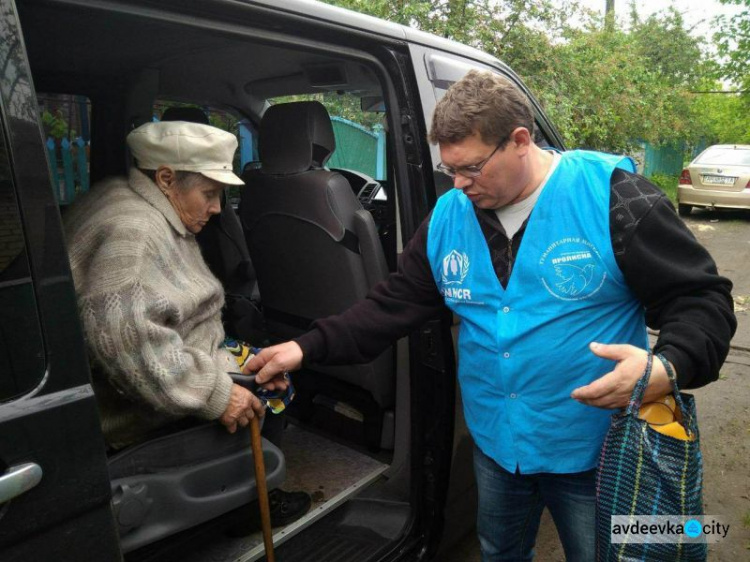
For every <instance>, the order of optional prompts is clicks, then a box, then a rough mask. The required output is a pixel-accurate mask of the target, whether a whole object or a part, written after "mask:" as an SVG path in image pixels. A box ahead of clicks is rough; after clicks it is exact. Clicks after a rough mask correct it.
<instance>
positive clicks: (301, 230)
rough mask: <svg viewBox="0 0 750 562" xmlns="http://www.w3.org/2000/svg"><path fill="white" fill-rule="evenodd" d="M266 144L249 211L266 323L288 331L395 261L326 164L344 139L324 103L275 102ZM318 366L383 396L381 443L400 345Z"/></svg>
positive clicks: (374, 396)
mask: <svg viewBox="0 0 750 562" xmlns="http://www.w3.org/2000/svg"><path fill="white" fill-rule="evenodd" d="M258 149H259V155H260V160H261V168H260V169H254V170H248V171H246V172H245V173H243V180H244V181H245V184H246V185H245V187H244V188H243V189H242V195H241V198H240V212H239V214H240V220H241V222H242V226H243V229H244V231H245V236H246V239H247V245H248V249H249V250H250V256H251V258H252V262H253V265H254V267H255V272H256V275H257V280H258V286H259V289H260V295H261V299H262V305H263V314H264V318H265V321H266V327H267V329H268V332H269V334H270V335H271V336H272V339H274V340H277V341H281V340H287V339H290V338H293V337H296V336H298V335H300V334H302V333H303V332H305V331H306V330H308V329H309V327H310V324H311V323H312V322H313V321H314V320H316V319H318V318H324V317H326V316H329V315H333V314H339V313H341V312H343V311H344V310H346V309H347V308H349V307H350V306H351V305H353V304H354V303H355V302H357V301H359V300H361V299H363V298H364V297H365V295H366V294H367V293H368V291H369V290H370V289H371V288H372V287H373V286H375V285H376V284H377V283H379V282H380V281H382V280H384V279H385V278H386V276H387V275H388V267H387V265H386V261H385V256H384V253H383V249H382V246H381V244H380V240H379V238H378V232H377V227H376V225H375V222H374V221H373V219H372V216H371V215H370V213H369V212H368V211H366V210H364V209H363V208H362V206H361V205H360V203H359V201H358V200H357V197H356V196H355V195H354V193H353V191H352V188H351V186H350V185H349V183H348V182H347V181H346V179H345V178H344V177H343V176H342V175H341V174H339V173H337V172H333V171H330V170H327V169H326V168H325V164H326V162H327V161H328V159H329V157H330V156H331V154H332V153H333V151H334V149H335V140H334V136H333V128H332V126H331V121H330V118H329V115H328V112H327V111H326V109H325V107H323V105H322V104H320V103H318V102H295V103H285V104H277V105H273V106H271V107H270V108H268V110H267V111H266V112H265V114H264V115H263V118H262V120H261V124H260V130H259V139H258ZM311 369H313V370H315V371H317V372H320V373H324V374H326V375H328V376H330V377H333V378H334V379H337V380H339V381H343V382H344V383H345V384H347V385H350V386H351V387H353V388H355V389H361V390H364V391H365V392H366V394H367V395H368V397H369V400H370V401H371V403H372V404H374V406H375V407H374V408H369V409H368V408H367V407H365V410H368V411H367V412H365V416H366V417H367V418H368V419H367V420H365V424H366V425H367V426H368V427H369V428H371V431H369V433H368V435H369V437H368V441H370V444H371V445H373V446H374V445H377V443H379V438H380V435H379V432H380V421H381V420H380V417H381V416H382V414H383V412H384V411H385V410H387V409H390V408H392V406H393V402H394V367H393V352H392V350H390V349H389V350H387V351H386V352H384V353H383V354H382V355H380V356H379V357H377V358H376V359H375V360H373V361H371V362H369V363H366V364H362V365H350V366H345V367H343V366H337V367H331V366H314V365H313V366H311ZM302 378H303V377H300V379H302ZM305 378H307V377H305ZM300 379H298V380H300ZM372 428H375V429H374V430H372Z"/></svg>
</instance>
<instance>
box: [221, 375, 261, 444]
mask: <svg viewBox="0 0 750 562" xmlns="http://www.w3.org/2000/svg"><path fill="white" fill-rule="evenodd" d="M265 410H266V408H265V405H264V404H263V402H261V401H260V400H259V399H258V397H257V396H255V395H254V394H253V393H252V392H250V391H249V390H247V389H246V388H243V387H241V386H240V385H238V384H233V385H232V393H231V394H230V395H229V404H228V405H227V407H226V409H225V410H224V413H223V414H221V417H220V418H219V422H221V424H222V425H224V426H225V427H226V428H227V431H229V433H234V432H235V431H237V427H238V426H239V427H247V426H248V425H249V424H250V420H251V419H253V417H254V416H258V417H259V418H262V417H263V414H264V413H265Z"/></svg>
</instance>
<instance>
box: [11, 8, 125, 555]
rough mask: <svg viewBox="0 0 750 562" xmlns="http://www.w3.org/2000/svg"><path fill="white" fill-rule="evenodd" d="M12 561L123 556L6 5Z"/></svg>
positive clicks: (32, 109) (54, 213) (23, 65)
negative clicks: (120, 550)
mask: <svg viewBox="0 0 750 562" xmlns="http://www.w3.org/2000/svg"><path fill="white" fill-rule="evenodd" d="M0 68H2V73H0V217H1V219H0V310H1V311H2V313H1V314H0V559H2V560H3V561H5V562H11V561H18V562H21V561H23V562H28V561H31V560H102V561H110V560H121V555H120V553H119V547H118V540H117V534H116V531H115V527H114V524H113V519H112V512H111V509H110V489H109V478H108V473H107V467H106V458H105V452H104V440H103V438H102V435H101V431H100V429H99V419H98V415H97V410H96V405H95V402H94V395H93V392H92V390H91V386H90V384H89V371H88V362H87V358H86V353H85V348H84V342H83V336H82V333H81V330H80V327H79V324H78V313H77V307H76V300H75V294H74V292H73V283H72V279H71V276H70V271H69V267H68V262H67V258H66V253H65V248H64V245H63V236H62V227H61V223H60V214H59V211H58V207H57V203H56V201H55V198H54V197H53V192H52V189H51V188H50V180H49V172H48V169H49V168H48V165H47V161H46V158H45V152H44V145H43V143H42V137H41V130H40V127H39V122H38V120H37V101H36V97H35V93H34V87H33V84H32V81H31V75H30V73H29V68H28V62H27V57H26V52H25V48H24V43H23V40H22V37H21V33H20V28H19V23H18V15H17V13H16V10H15V6H14V3H13V1H12V0H0Z"/></svg>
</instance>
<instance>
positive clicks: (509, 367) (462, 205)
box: [427, 151, 648, 474]
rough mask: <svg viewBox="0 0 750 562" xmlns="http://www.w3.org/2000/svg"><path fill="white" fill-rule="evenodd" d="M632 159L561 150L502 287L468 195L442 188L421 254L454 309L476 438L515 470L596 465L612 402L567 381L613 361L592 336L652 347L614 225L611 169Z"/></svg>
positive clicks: (592, 376)
mask: <svg viewBox="0 0 750 562" xmlns="http://www.w3.org/2000/svg"><path fill="white" fill-rule="evenodd" d="M615 167H622V168H624V169H628V170H632V169H633V166H632V160H630V159H628V158H622V157H616V156H611V155H605V154H598V153H593V152H584V151H573V152H566V153H563V154H562V158H561V161H560V163H559V164H558V166H557V169H556V170H555V171H554V172H553V174H552V176H551V177H550V178H549V180H548V182H547V185H546V186H545V187H544V189H543V191H542V193H541V195H540V196H539V199H538V201H537V202H536V205H535V206H534V209H533V210H532V213H531V215H530V218H529V221H528V224H527V227H526V232H525V234H524V236H523V241H522V243H521V246H520V248H519V250H518V255H517V256H516V260H515V263H514V266H513V270H512V273H511V276H510V280H509V282H508V286H507V288H505V289H504V288H503V286H502V285H501V284H500V282H499V281H498V278H497V275H496V274H495V271H494V269H493V267H492V261H491V259H490V253H489V250H488V247H487V243H486V240H485V238H484V235H483V234H482V230H481V228H480V226H479V222H478V219H477V217H476V215H475V212H474V207H473V205H472V203H471V202H470V201H469V200H468V199H467V197H466V196H465V195H464V194H463V193H462V192H461V191H459V190H456V189H454V190H452V191H450V192H448V193H446V194H445V195H444V196H442V197H441V198H440V199H439V200H438V202H437V205H436V207H435V210H434V212H433V215H432V219H431V221H430V225H429V231H428V238H427V256H428V258H429V261H430V265H431V268H432V273H433V275H434V277H435V282H436V283H437V286H438V289H439V290H440V292H441V293H442V294H443V296H444V298H445V302H446V304H447V305H448V307H450V308H451V309H452V310H453V312H455V313H456V314H457V315H458V316H459V317H460V319H461V325H460V328H459V339H458V363H459V368H458V376H459V380H460V382H461V389H462V395H463V403H464V414H465V417H466V422H467V424H468V427H469V430H470V431H471V434H472V436H473V437H474V441H475V442H476V444H477V446H478V447H479V448H480V449H481V450H482V451H483V452H484V453H485V454H486V455H487V456H489V457H490V458H492V459H494V460H495V461H496V462H497V463H498V464H500V466H502V467H503V468H505V469H506V470H508V471H510V472H515V470H516V468H518V469H519V470H520V471H521V473H525V474H533V473H538V472H552V473H571V472H580V471H583V470H588V469H591V468H593V467H594V466H596V464H597V458H598V455H599V451H600V449H601V445H602V442H603V441H604V435H605V433H606V431H607V428H608V427H609V420H610V416H611V414H612V412H611V411H608V410H602V409H598V408H594V407H591V406H584V405H582V404H579V403H578V402H576V401H575V400H573V399H572V398H571V397H570V393H571V392H572V391H573V389H575V388H577V387H579V386H583V385H586V384H588V383H590V382H592V381H594V380H596V379H597V378H599V377H601V376H602V375H604V374H606V373H608V372H609V371H611V370H612V369H613V367H614V365H615V363H614V362H613V361H609V360H604V359H599V358H597V357H596V356H595V355H594V354H593V353H591V351H590V350H589V348H588V345H589V343H590V342H592V341H597V342H601V343H629V344H632V345H635V346H638V347H641V348H644V349H646V348H647V347H648V339H647V334H646V325H645V319H644V311H643V307H642V305H641V304H640V303H639V302H638V300H637V299H636V298H635V296H634V295H633V294H632V292H631V291H630V289H629V288H628V287H627V285H626V284H625V279H624V277H623V275H622V272H621V271H620V270H619V268H618V266H617V262H616V261H615V256H614V252H613V251H612V242H611V236H610V232H609V197H610V178H611V175H612V172H613V171H614V169H615Z"/></svg>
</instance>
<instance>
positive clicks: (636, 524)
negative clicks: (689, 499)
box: [610, 515, 730, 544]
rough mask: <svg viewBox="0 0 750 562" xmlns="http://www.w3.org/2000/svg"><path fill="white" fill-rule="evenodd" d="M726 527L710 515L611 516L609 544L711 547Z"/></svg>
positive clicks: (726, 531) (720, 537)
mask: <svg viewBox="0 0 750 562" xmlns="http://www.w3.org/2000/svg"><path fill="white" fill-rule="evenodd" d="M729 527H730V525H729V524H728V523H724V522H723V521H722V520H721V518H719V517H717V516H713V515H613V516H612V522H611V525H610V533H611V539H610V540H611V542H612V544H619V543H629V544H646V543H649V544H666V543H715V542H720V541H721V540H722V539H725V538H726V536H727V534H728V533H729Z"/></svg>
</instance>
